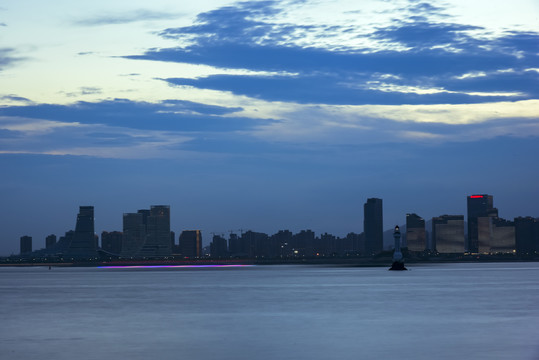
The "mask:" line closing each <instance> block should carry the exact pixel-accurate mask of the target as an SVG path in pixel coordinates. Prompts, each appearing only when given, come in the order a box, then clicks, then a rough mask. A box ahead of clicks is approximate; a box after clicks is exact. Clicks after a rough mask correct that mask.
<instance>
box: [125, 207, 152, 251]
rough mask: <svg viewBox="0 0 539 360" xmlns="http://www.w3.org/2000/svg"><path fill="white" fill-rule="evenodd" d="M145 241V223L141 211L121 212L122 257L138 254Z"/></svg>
mask: <svg viewBox="0 0 539 360" xmlns="http://www.w3.org/2000/svg"><path fill="white" fill-rule="evenodd" d="M145 241H146V224H145V223H144V216H143V214H142V213H140V212H137V213H124V214H123V233H122V251H121V255H122V256H124V257H134V256H138V254H139V252H140V250H141V249H142V246H144V243H145Z"/></svg>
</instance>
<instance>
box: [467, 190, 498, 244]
mask: <svg viewBox="0 0 539 360" xmlns="http://www.w3.org/2000/svg"><path fill="white" fill-rule="evenodd" d="M467 205H468V241H467V243H466V250H467V251H469V252H471V253H477V252H479V251H480V250H479V249H480V247H482V248H484V247H486V246H488V245H487V244H486V243H484V241H486V239H488V238H490V234H489V231H490V229H489V227H490V225H489V224H490V220H489V219H481V218H497V217H498V209H496V208H495V207H494V200H493V197H492V195H487V194H481V195H470V196H468V198H467ZM481 241H483V243H481Z"/></svg>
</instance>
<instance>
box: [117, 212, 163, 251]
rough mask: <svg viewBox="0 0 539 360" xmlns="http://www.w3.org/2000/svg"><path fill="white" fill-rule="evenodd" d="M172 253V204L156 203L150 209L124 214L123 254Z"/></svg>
mask: <svg viewBox="0 0 539 360" xmlns="http://www.w3.org/2000/svg"><path fill="white" fill-rule="evenodd" d="M171 254H172V241H171V231H170V206H168V205H154V206H151V207H150V210H148V209H143V210H139V211H138V212H136V213H125V214H124V215H123V237H122V250H121V255H122V256H124V257H165V256H170V255H171Z"/></svg>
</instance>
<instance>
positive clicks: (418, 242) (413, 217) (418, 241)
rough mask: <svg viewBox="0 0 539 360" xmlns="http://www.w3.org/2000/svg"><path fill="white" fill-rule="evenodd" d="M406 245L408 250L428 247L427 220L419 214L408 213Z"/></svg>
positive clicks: (416, 250) (422, 249) (419, 249)
mask: <svg viewBox="0 0 539 360" xmlns="http://www.w3.org/2000/svg"><path fill="white" fill-rule="evenodd" d="M406 246H407V248H408V251H414V252H420V251H425V249H426V248H427V234H426V231H425V220H423V218H422V217H420V216H419V215H417V214H406Z"/></svg>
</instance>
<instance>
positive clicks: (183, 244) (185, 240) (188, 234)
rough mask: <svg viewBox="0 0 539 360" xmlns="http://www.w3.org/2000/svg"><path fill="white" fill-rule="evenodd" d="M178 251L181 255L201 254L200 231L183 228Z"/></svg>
mask: <svg viewBox="0 0 539 360" xmlns="http://www.w3.org/2000/svg"><path fill="white" fill-rule="evenodd" d="M180 252H181V254H182V256H183V257H189V258H198V257H201V256H202V233H201V232H200V230H184V231H182V232H181V234H180Z"/></svg>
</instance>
